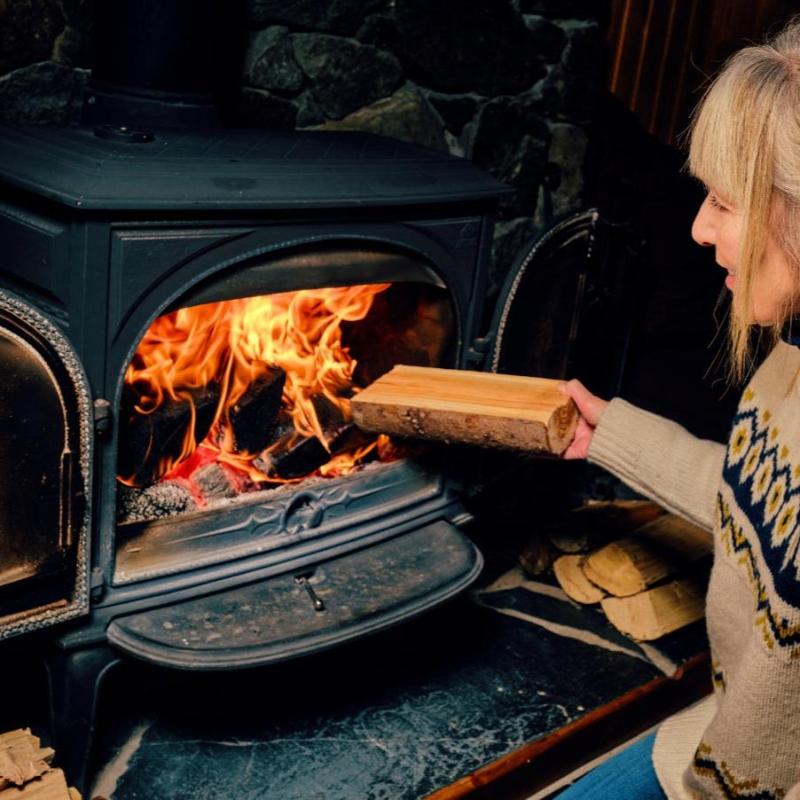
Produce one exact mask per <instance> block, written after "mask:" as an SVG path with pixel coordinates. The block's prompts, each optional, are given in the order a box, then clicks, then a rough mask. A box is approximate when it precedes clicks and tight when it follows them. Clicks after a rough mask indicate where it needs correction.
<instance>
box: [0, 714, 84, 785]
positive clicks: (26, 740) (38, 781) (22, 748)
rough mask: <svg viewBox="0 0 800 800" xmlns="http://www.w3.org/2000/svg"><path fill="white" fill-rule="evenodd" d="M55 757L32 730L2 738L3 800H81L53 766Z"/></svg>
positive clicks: (62, 774)
mask: <svg viewBox="0 0 800 800" xmlns="http://www.w3.org/2000/svg"><path fill="white" fill-rule="evenodd" d="M54 755H55V751H54V750H52V749H51V748H49V747H42V746H41V741H40V739H39V737H38V736H33V735H32V734H31V732H30V729H28V728H24V729H19V730H15V731H9V732H8V733H2V734H0V800H81V796H80V794H79V793H78V791H77V790H76V789H72V788H70V787H69V786H67V780H66V778H65V777H64V773H63V771H62V770H60V769H56V768H54V767H52V766H51V762H52V760H53V756H54Z"/></svg>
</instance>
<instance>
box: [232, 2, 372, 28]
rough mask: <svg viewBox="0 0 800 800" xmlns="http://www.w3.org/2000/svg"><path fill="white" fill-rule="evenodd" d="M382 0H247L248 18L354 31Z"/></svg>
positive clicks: (259, 22) (254, 21) (265, 22)
mask: <svg viewBox="0 0 800 800" xmlns="http://www.w3.org/2000/svg"><path fill="white" fill-rule="evenodd" d="M381 2H382V0H246V2H245V14H246V17H247V20H248V22H250V23H251V24H253V25H257V26H263V25H270V24H280V25H289V26H290V27H292V28H310V29H315V30H320V31H331V32H334V33H342V34H352V33H354V32H355V30H356V28H358V26H359V25H360V24H361V22H362V21H363V19H364V16H365V15H366V14H368V13H369V12H370V11H372V10H373V9H375V8H377V7H378V6H379V5H380V4H381Z"/></svg>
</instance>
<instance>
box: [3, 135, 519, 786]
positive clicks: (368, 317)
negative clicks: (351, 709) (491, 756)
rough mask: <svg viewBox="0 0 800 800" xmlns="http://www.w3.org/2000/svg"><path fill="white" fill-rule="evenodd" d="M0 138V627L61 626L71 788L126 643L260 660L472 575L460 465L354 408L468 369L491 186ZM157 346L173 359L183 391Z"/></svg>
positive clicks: (187, 658)
mask: <svg viewBox="0 0 800 800" xmlns="http://www.w3.org/2000/svg"><path fill="white" fill-rule="evenodd" d="M1 136H2V141H3V144H2V148H0V153H1V155H0V174H1V175H2V178H1V180H2V194H1V195H0V231H2V237H3V242H4V245H5V254H4V258H3V263H2V265H0V358H2V360H3V371H4V373H5V374H6V375H7V376H8V377H7V380H6V381H5V382H4V385H3V388H2V390H0V403H2V409H0V419H2V425H3V429H4V434H3V436H2V445H0V446H2V456H0V463H2V466H3V473H4V477H3V480H2V481H0V486H1V488H0V491H1V492H3V494H4V503H3V506H4V509H6V511H5V512H4V516H5V519H4V521H3V524H2V529H1V530H0V550H2V553H3V557H2V559H0V564H2V567H1V568H0V582H2V583H1V585H0V638H10V637H12V636H15V635H17V634H20V633H25V632H28V631H34V630H40V629H45V628H48V627H50V626H51V625H54V624H56V623H59V627H57V628H55V629H54V630H53V632H52V635H49V636H48V637H47V643H48V646H49V648H50V656H49V669H50V674H51V684H52V685H51V688H52V694H53V700H54V721H55V729H56V737H57V740H58V747H59V751H60V753H63V754H64V757H65V758H66V761H67V766H68V767H69V768H70V769H71V771H72V773H73V774H74V775H75V776H76V777H75V779H76V780H80V774H81V772H80V770H81V764H82V763H83V761H84V756H85V750H86V747H87V746H88V736H89V733H90V731H91V727H92V724H93V723H92V720H93V714H94V709H93V705H94V698H95V696H96V687H97V684H98V682H99V679H100V677H101V676H102V675H103V674H104V672H105V670H106V669H107V668H108V667H109V666H110V665H111V664H113V663H114V662H115V661H116V659H117V658H118V657H119V654H129V655H132V656H135V657H138V658H141V659H144V660H147V661H150V662H153V663H157V664H162V665H167V666H173V667H182V668H188V669H227V668H234V667H242V666H251V665H255V664H264V663H268V662H270V661H274V660H277V659H284V658H288V657H292V656H298V655H301V654H303V653H308V652H312V651H314V650H317V649H319V648H322V647H327V646H330V645H332V644H334V643H338V642H342V641H346V640H347V639H349V638H352V637H355V636H359V635H362V634H365V633H368V632H371V631H375V630H378V629H380V628H383V627H385V626H387V625H391V624H394V623H396V622H399V621H401V620H404V619H407V618H408V617H410V616H412V615H414V614H417V613H420V612H422V611H424V610H426V609H428V608H431V607H433V606H434V605H436V604H438V603H440V602H442V601H444V600H446V599H448V598H450V597H452V596H454V595H455V594H457V593H458V592H460V591H462V590H463V589H464V588H465V587H466V586H468V585H469V583H470V582H471V581H472V580H473V579H474V578H475V577H476V576H477V574H478V572H479V570H480V566H481V557H480V554H479V553H478V551H477V550H476V549H475V547H474V546H473V545H472V544H471V542H470V541H469V540H468V539H467V538H466V537H465V536H463V535H462V534H461V533H460V532H459V530H458V525H459V523H460V522H462V521H463V520H464V519H466V516H467V515H465V513H464V511H463V508H462V505H461V502H460V493H459V487H458V481H457V480H456V479H455V477H454V475H455V470H448V469H447V468H446V465H445V464H444V463H443V462H442V460H441V456H437V455H436V454H434V453H424V452H423V453H415V454H414V456H415V457H414V458H409V457H408V453H407V452H404V451H403V450H402V449H400V448H398V447H397V446H395V445H393V444H392V443H390V442H388V441H378V440H366V439H365V438H364V437H363V436H362V435H360V434H359V433H358V432H357V431H355V430H353V428H352V425H351V424H350V422H349V419H348V417H347V398H348V397H349V396H351V395H352V393H353V392H355V391H357V390H358V388H359V386H363V385H365V384H366V383H368V382H369V381H370V380H372V379H374V378H375V377H377V376H378V375H379V374H381V373H382V372H383V371H386V370H387V369H389V368H390V367H391V366H392V365H393V364H394V363H396V362H399V361H405V362H407V363H422V364H430V365H438V366H457V367H470V366H477V365H478V364H479V363H480V362H481V360H482V359H483V356H484V352H483V350H485V348H482V343H481V341H480V336H479V334H480V320H481V314H482V311H483V306H484V295H485V287H486V275H487V260H488V252H489V246H490V241H491V231H492V223H491V212H492V208H493V206H494V203H495V201H496V199H497V198H498V197H499V196H500V195H501V194H502V193H503V192H504V191H505V189H504V188H503V187H501V186H500V185H499V184H497V183H496V182H495V181H494V180H493V179H492V178H490V177H489V176H487V175H485V174H483V173H481V172H480V171H479V170H477V169H475V168H474V167H473V166H472V165H471V164H469V163H468V162H465V161H463V160H461V159H457V158H451V157H446V156H442V155H440V154H436V153H432V152H430V151H426V150H423V149H420V148H416V147H413V146H410V145H404V144H400V143H397V142H390V141H387V140H381V139H378V138H377V137H371V136H368V135H362V134H355V133H353V134H329V133H323V132H314V133H312V132H306V133H302V132H298V133H291V134H278V133H264V132H255V131H234V130H220V129H215V130H210V131H195V132H185V131H184V132H176V131H174V130H136V129H131V128H129V127H126V126H123V127H120V128H112V127H108V126H106V127H98V128H91V127H82V128H68V129H54V128H53V129H51V128H23V127H18V128H15V127H7V128H4V129H3V130H2V134H1ZM248 315H249V317H251V318H253V319H254V320H255V322H254V324H252V325H251V326H250V327H249V328H246V327H245V328H243V327H242V326H243V323H242V319H243V318H246V317H248ZM320 315H322V316H323V317H324V320H323V321H322V322H321V321H320ZM325 315H327V316H325ZM278 319H280V320H281V323H280V326H278V325H277V322H276V320H278ZM333 323H335V324H333ZM198 326H199V327H200V328H202V327H203V326H205V328H204V329H203V330H204V331H205V333H203V334H198V336H200V340H199V341H200V343H199V345H198V343H197V340H195V342H194V344H193V345H191V347H193V348H194V349H193V350H191V351H190V350H189V348H190V344H189V343H188V342H187V331H189V330H190V329H191V330H193V331H195V333H197V330H198ZM278 327H280V331H279V330H278ZM312 329H313V330H312ZM211 334H213V336H212V335H211ZM202 336H205V338H202ZM170 337H172V339H170ZM259 337H260V338H259ZM281 338H283V339H287V338H288V339H293V340H294V346H295V349H294V350H293V351H292V352H290V353H288V354H287V353H283V354H280V353H277V352H276V351H275V349H274V348H275V345H276V342H277V341H278V340H279V339H281ZM300 340H302V342H303V346H304V347H305V348H306V352H304V353H298V352H297V347H298V345H297V342H298V341H300ZM300 349H302V348H300ZM321 353H324V354H325V356H326V358H328V360H329V361H330V362H331V363H327V364H326V363H322V361H321V360H320V358H321V356H320V354H321ZM243 354H245V355H247V358H245V356H244V355H243ZM212 355H214V357H215V359H216V360H215V361H214V362H213V364H211V363H210V362H209V364H206V361H207V360H208V359H210V358H211V356H212ZM181 359H183V362H186V363H184V364H183V365H182V366H181V365H178V366H176V363H177V362H179V361H181ZM323 360H324V359H323ZM166 362H168V363H169V365H171V367H174V368H175V369H177V370H178V372H180V369H183V368H184V367H185V368H186V370H184V372H182V373H180V375H177V376H176V374H174V370H173V373H172V374H171V375H170V376H169V377H168V383H169V385H166V384H164V383H163V380H167V379H166V378H164V375H165V369H164V365H165V363H166ZM187 370H188V371H187ZM168 371H169V370H167V372H168ZM189 373H192V376H193V377H187V375H188V374H189ZM156 374H158V376H159V377H158V378H157V379H153V375H156ZM201 374H202V377H198V375H201ZM242 376H245V378H246V379H245V378H243V377H242ZM159 381H162V382H161V383H159ZM170 381H171V382H170ZM304 381H305V382H304ZM259 386H262V387H263V386H266V390H265V391H260V392H259V391H257V389H258V387H259ZM290 389H291V391H290ZM165 409H166V410H165ZM298 420H299V422H298ZM253 437H255V439H254V438H253ZM190 467H191V469H190ZM109 645H111V647H110V648H109Z"/></svg>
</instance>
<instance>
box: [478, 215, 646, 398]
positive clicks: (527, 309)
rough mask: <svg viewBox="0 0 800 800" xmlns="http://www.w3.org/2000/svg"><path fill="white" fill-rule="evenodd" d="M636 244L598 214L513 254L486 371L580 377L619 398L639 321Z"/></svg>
mask: <svg viewBox="0 0 800 800" xmlns="http://www.w3.org/2000/svg"><path fill="white" fill-rule="evenodd" d="M639 250H640V243H639V242H638V240H637V239H636V238H635V237H634V236H633V235H632V234H631V233H630V232H629V231H628V230H626V229H625V228H622V227H620V226H616V225H613V224H610V223H608V222H606V221H604V220H603V219H602V218H601V216H600V214H599V213H598V212H597V211H596V210H595V209H589V210H587V211H583V212H581V213H579V214H576V215H574V216H572V217H569V218H567V219H565V220H563V221H561V222H559V223H557V224H556V225H554V226H553V227H552V228H550V229H549V230H547V231H546V232H545V233H544V234H543V235H541V236H540V237H538V238H536V239H534V240H532V241H530V242H529V243H528V244H526V245H525V246H524V247H523V248H522V249H521V251H520V253H519V254H518V256H517V258H516V260H515V263H514V265H513V266H512V268H511V270H510V272H509V275H508V277H507V279H506V282H505V284H504V286H503V288H502V290H501V292H500V297H499V300H498V303H497V306H496V309H495V314H494V319H493V321H492V327H491V335H490V342H489V343H488V357H487V359H486V362H485V363H484V367H485V369H486V370H487V371H491V372H500V373H506V374H512V375H530V376H536V377H543V378H564V379H569V378H579V379H580V380H581V381H583V383H585V384H586V385H587V386H588V387H589V388H590V389H591V390H592V391H593V392H595V393H596V394H599V395H600V396H603V397H611V396H613V395H615V394H618V393H619V390H620V388H621V386H622V382H623V379H624V372H625V363H626V357H627V352H628V343H629V340H630V336H631V332H632V330H633V326H634V324H635V320H636V313H635V298H636V297H637V296H638V295H639V288H640V285H641V274H642V271H641V270H636V269H635V268H634V267H635V265H636V259H637V257H638V252H639Z"/></svg>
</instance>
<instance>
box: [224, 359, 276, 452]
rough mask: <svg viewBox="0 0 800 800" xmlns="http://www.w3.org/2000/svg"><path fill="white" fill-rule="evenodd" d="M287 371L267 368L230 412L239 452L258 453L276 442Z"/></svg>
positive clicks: (229, 415) (229, 416)
mask: <svg viewBox="0 0 800 800" xmlns="http://www.w3.org/2000/svg"><path fill="white" fill-rule="evenodd" d="M285 384H286V372H284V370H282V369H281V368H280V367H267V369H266V371H265V372H264V374H263V375H259V377H258V378H256V379H255V380H254V381H253V382H252V383H251V384H250V385H249V386H248V388H247V391H246V392H245V393H244V394H243V395H242V396H241V397H240V398H239V399H238V400H237V401H236V403H235V404H234V406H233V407H232V408H231V409H230V411H229V412H228V419H229V421H230V424H231V429H232V430H233V438H234V441H235V442H236V449H237V450H238V451H239V452H240V453H241V452H244V451H246V452H248V453H258V452H260V451H261V450H263V449H264V448H265V447H266V446H267V445H268V444H269V443H270V441H271V440H272V437H273V435H274V433H275V428H276V426H277V423H278V412H279V411H280V408H281V397H282V396H283V387H284V386H285Z"/></svg>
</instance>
